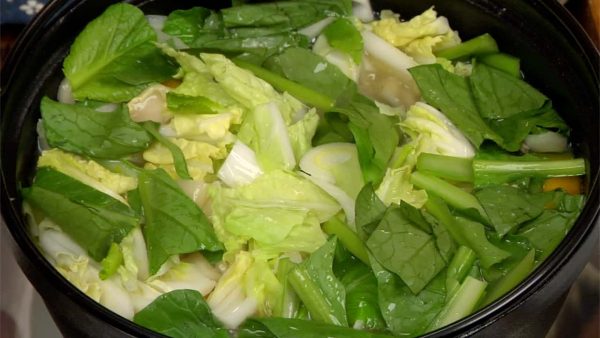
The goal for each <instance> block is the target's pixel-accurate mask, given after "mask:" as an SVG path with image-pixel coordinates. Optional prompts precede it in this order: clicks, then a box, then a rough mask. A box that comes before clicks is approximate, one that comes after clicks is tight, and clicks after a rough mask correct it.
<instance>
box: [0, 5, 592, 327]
mask: <svg viewBox="0 0 600 338" xmlns="http://www.w3.org/2000/svg"><path fill="white" fill-rule="evenodd" d="M151 1H152V0H140V1H128V2H133V3H134V4H136V5H138V6H140V5H143V4H144V3H147V2H151ZM474 1H475V0H467V2H469V3H473V2H474ZM110 2H111V3H114V2H118V1H117V0H110ZM528 3H529V6H531V7H536V8H537V10H543V11H544V13H543V14H547V15H551V17H550V16H548V17H547V20H548V21H551V22H552V23H553V24H554V25H555V26H556V27H557V29H560V31H561V32H562V33H563V34H565V36H567V37H569V38H570V41H572V42H574V43H576V46H577V48H576V49H577V50H578V51H579V52H580V55H581V56H582V57H583V58H585V61H586V65H587V67H588V68H589V69H590V70H592V71H593V72H594V74H593V75H594V76H593V78H594V80H595V82H596V84H598V83H600V81H599V80H598V79H599V75H598V68H597V63H598V62H594V60H598V58H599V56H600V52H599V51H598V49H597V47H595V46H594V44H593V43H592V41H591V39H590V37H589V36H588V35H587V34H586V33H585V31H584V29H583V28H582V26H581V25H580V24H579V22H578V21H577V20H576V19H575V18H574V17H573V16H572V14H571V13H570V12H568V10H567V9H565V8H564V6H562V5H560V4H559V3H558V2H557V1H554V0H531V1H529V2H528ZM79 5H80V2H79V1H78V0H54V1H51V2H50V3H48V4H47V5H46V6H45V7H44V8H43V9H42V11H41V12H40V13H38V15H37V16H36V17H35V18H34V19H33V20H32V22H30V23H29V24H28V25H27V27H26V28H25V29H24V30H23V32H22V33H21V35H20V36H19V37H18V39H17V41H16V43H15V45H14V46H13V48H12V49H11V51H10V52H9V54H8V57H7V59H6V63H5V66H4V68H3V69H2V78H1V79H0V80H1V83H2V86H1V89H0V90H1V96H2V100H1V103H2V107H3V108H4V105H5V96H7V92H8V91H9V89H8V88H10V84H11V82H13V77H14V76H15V74H16V73H17V69H18V68H19V67H22V66H23V65H22V62H20V59H21V57H22V55H23V54H24V53H25V52H26V51H27V50H28V49H29V48H32V47H33V46H34V45H35V40H36V38H37V37H38V36H40V35H41V34H42V33H43V32H44V31H45V30H46V28H47V27H48V26H51V25H54V24H60V21H61V20H60V18H61V17H62V16H63V15H67V14H68V13H69V12H72V11H74V10H75V9H76V8H77V7H78V6H79ZM594 64H596V67H594ZM2 111H5V109H2ZM3 115H4V116H3V117H2V130H4V129H5V127H4V125H5V124H6V123H7V121H6V120H7V118H6V114H3ZM3 138H4V137H3ZM3 146H4V144H2V143H0V151H1V152H2V160H4V153H5V149H3ZM588 169H589V168H588ZM590 175H593V176H590V180H589V182H590V184H589V195H588V196H587V197H588V199H587V201H586V205H585V207H584V209H583V210H582V212H581V214H580V215H579V217H578V219H577V221H576V223H575V224H574V225H573V227H572V228H571V230H570V231H569V233H568V234H567V236H566V237H565V238H564V239H563V240H562V241H561V243H560V244H559V246H558V247H557V248H556V249H555V250H554V251H553V252H552V254H551V255H550V256H549V257H548V258H547V259H546V260H545V261H544V262H543V263H542V264H541V265H540V266H539V267H537V268H536V269H535V270H534V272H533V273H531V274H530V275H529V276H528V277H527V278H526V279H525V280H523V281H522V282H521V283H520V284H519V285H518V286H517V287H516V288H514V289H513V290H511V291H510V292H508V293H506V294H505V295H504V296H502V297H501V298H499V299H497V300H496V301H494V302H493V303H491V304H490V305H488V306H486V307H485V308H483V309H481V310H479V311H477V312H475V313H473V314H471V315H469V316H467V317H465V318H463V319H461V320H459V321H457V322H454V323H452V324H450V325H448V326H446V327H443V328H441V329H438V330H436V331H433V332H430V333H427V334H425V335H424V336H425V337H439V336H446V335H452V336H454V335H470V334H473V333H475V332H477V331H480V330H482V329H484V328H485V327H487V326H489V325H492V324H493V323H494V322H496V321H497V320H499V319H500V318H502V317H503V316H505V315H507V314H508V313H510V312H511V311H513V310H515V309H516V308H518V307H519V306H520V305H521V304H523V303H524V302H526V301H527V300H528V299H529V298H530V297H531V296H533V295H534V294H536V293H537V292H539V291H540V290H541V289H542V288H543V287H544V286H545V285H546V284H547V283H548V282H549V281H550V280H551V279H552V278H553V276H554V275H555V274H556V272H557V271H559V270H560V269H561V268H562V267H563V266H565V265H566V264H567V263H568V262H569V261H570V260H571V258H572V257H573V255H574V254H575V252H576V251H577V250H578V249H579V248H580V247H581V246H582V244H583V243H584V242H585V240H586V239H587V237H589V236H590V235H591V233H592V232H593V230H594V227H595V226H598V225H597V224H596V223H597V219H598V215H599V213H600V200H599V195H600V194H599V193H600V191H599V186H598V185H599V176H600V174H599V172H596V173H591V174H590ZM0 176H1V180H2V183H1V184H2V187H1V190H0V191H1V195H2V196H1V199H2V207H3V208H2V211H1V212H2V220H3V221H4V222H3V223H4V224H5V225H4V226H6V227H7V228H8V229H9V232H10V233H11V235H12V237H13V241H14V243H13V250H15V251H16V250H17V247H18V250H20V251H22V252H23V253H24V255H23V256H24V258H23V257H20V255H17V257H18V258H20V259H26V260H27V262H21V261H19V265H20V266H21V267H22V266H23V264H22V263H28V264H30V265H32V266H36V268H39V269H41V270H42V271H41V272H39V271H38V272H39V273H41V274H42V275H44V276H45V278H47V279H49V281H48V282H49V283H50V284H51V285H53V286H54V287H55V288H57V289H59V292H61V293H62V294H64V295H67V296H68V297H69V298H70V300H71V301H73V302H75V303H76V304H77V305H79V306H81V307H82V308H84V309H86V310H87V311H88V312H89V313H90V314H91V315H93V316H95V317H97V318H98V319H100V320H102V321H103V322H106V323H107V324H109V325H112V326H115V327H116V328H118V329H120V330H122V331H123V332H125V333H128V334H132V335H140V334H143V335H145V336H149V337H152V336H154V337H164V336H163V335H161V334H159V333H157V332H155V331H151V330H148V329H146V328H144V327H142V326H140V325H138V324H135V323H134V322H133V321H130V320H128V319H125V318H123V317H121V316H119V315H117V314H116V313H114V312H112V311H111V310H109V309H107V308H105V307H104V306H102V305H101V304H99V303H97V302H96V301H94V300H93V299H91V298H90V297H88V296H87V295H85V294H84V293H83V292H81V291H80V290H79V289H78V288H77V287H75V286H74V285H73V284H71V283H70V282H69V281H68V280H66V279H65V278H64V277H63V276H62V275H61V274H60V273H59V272H58V271H57V270H56V269H54V267H53V266H52V265H51V264H50V263H49V262H48V261H47V260H46V259H45V258H44V257H43V255H42V254H41V252H40V251H39V250H38V249H37V247H36V245H35V244H34V243H33V241H32V240H31V239H30V237H29V235H28V234H27V227H26V225H25V223H24V222H23V220H22V219H21V217H20V216H19V215H20V212H19V211H18V210H17V209H16V208H15V205H14V204H13V201H14V196H11V193H10V190H9V189H8V186H7V184H6V183H7V181H6V173H5V172H4V166H2V168H1V169H0ZM17 200H18V199H17ZM15 243H16V244H15ZM26 272H27V271H26ZM26 274H27V275H28V278H29V273H26ZM32 284H33V283H32ZM34 286H35V287H36V289H37V286H36V285H35V284H34Z"/></svg>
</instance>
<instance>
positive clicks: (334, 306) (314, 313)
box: [289, 237, 348, 326]
mask: <svg viewBox="0 0 600 338" xmlns="http://www.w3.org/2000/svg"><path fill="white" fill-rule="evenodd" d="M336 243H337V239H336V238H335V237H332V238H331V239H330V240H329V241H327V243H325V244H324V245H323V246H321V247H320V248H319V249H318V250H317V251H315V252H313V253H312V254H311V255H310V257H308V259H306V260H305V261H304V262H302V264H300V265H298V266H297V267H295V268H294V269H293V270H292V272H291V274H290V277H289V281H290V284H291V285H292V287H293V288H294V290H295V291H296V294H297V295H298V297H300V299H301V300H302V302H303V303H304V305H305V306H306V308H307V309H308V311H309V312H310V314H311V318H312V319H314V320H316V321H320V322H323V323H329V324H335V325H340V326H348V320H347V318H346V309H345V299H346V293H345V290H344V286H343V284H342V283H341V282H340V281H339V280H338V279H337V278H336V277H335V275H334V274H333V271H332V264H333V256H334V252H335V248H336Z"/></svg>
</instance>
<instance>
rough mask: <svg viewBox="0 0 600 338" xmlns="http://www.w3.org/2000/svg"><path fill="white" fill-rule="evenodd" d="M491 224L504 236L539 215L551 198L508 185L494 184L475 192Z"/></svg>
mask: <svg viewBox="0 0 600 338" xmlns="http://www.w3.org/2000/svg"><path fill="white" fill-rule="evenodd" d="M475 196H476V197H477V199H478V200H479V202H481V205H482V206H483V208H484V209H485V211H486V213H487V215H488V217H489V218H490V221H491V222H492V225H493V226H494V228H495V229H496V232H497V233H498V234H499V235H500V236H504V235H506V234H507V233H509V232H510V231H511V230H512V229H514V228H516V227H518V226H519V225H520V224H522V223H524V222H526V221H529V220H530V219H533V218H535V217H537V216H539V215H540V214H541V213H542V211H543V210H544V205H545V204H546V203H547V202H548V201H549V200H550V199H551V198H552V197H551V196H550V195H548V194H537V195H535V196H532V195H530V194H529V193H528V192H527V191H524V190H522V189H518V188H515V187H511V186H508V185H496V186H489V187H486V188H483V189H481V190H479V191H477V192H475Z"/></svg>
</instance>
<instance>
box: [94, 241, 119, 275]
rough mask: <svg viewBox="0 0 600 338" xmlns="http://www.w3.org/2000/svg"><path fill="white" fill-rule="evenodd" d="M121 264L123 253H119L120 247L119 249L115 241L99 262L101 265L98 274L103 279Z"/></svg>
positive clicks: (114, 271) (115, 270)
mask: <svg viewBox="0 0 600 338" xmlns="http://www.w3.org/2000/svg"><path fill="white" fill-rule="evenodd" d="M121 264H123V254H122V253H121V249H119V245H118V244H117V243H112V244H111V245H110V249H108V254H107V255H106V257H104V258H103V259H102V261H101V262H100V265H101V266H102V270H100V274H99V275H100V279H102V280H105V279H107V278H108V277H110V276H112V275H114V274H115V273H116V272H117V268H118V267H119V266H120V265H121Z"/></svg>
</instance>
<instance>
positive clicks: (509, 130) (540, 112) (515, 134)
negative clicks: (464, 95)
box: [488, 101, 569, 151]
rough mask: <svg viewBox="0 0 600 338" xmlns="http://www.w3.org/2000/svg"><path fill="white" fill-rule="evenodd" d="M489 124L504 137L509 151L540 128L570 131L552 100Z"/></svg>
mask: <svg viewBox="0 0 600 338" xmlns="http://www.w3.org/2000/svg"><path fill="white" fill-rule="evenodd" d="M488 125H489V126H490V128H492V129H493V130H494V131H496V133H498V134H499V135H500V136H501V137H502V138H503V139H504V148H505V149H506V150H509V151H517V150H519V149H520V148H521V145H522V143H523V140H524V139H525V138H526V137H527V135H529V134H531V133H533V132H535V131H537V130H539V129H542V128H544V129H556V130H558V131H560V132H561V133H565V134H566V133H568V131H569V127H568V126H567V124H566V123H565V121H563V119H562V118H561V117H560V116H559V115H558V113H557V112H556V111H555V110H554V109H553V108H552V104H551V103H550V101H548V102H546V104H545V105H544V106H542V107H541V108H539V109H534V110H530V111H525V112H521V113H519V114H517V115H515V116H512V117H509V118H505V119H499V120H489V121H488Z"/></svg>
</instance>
